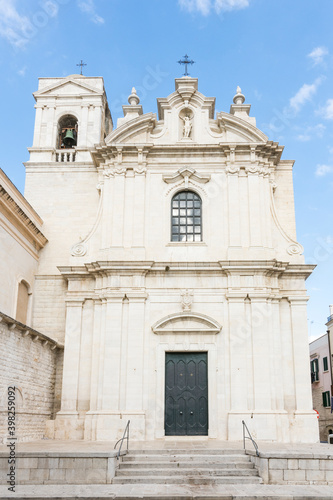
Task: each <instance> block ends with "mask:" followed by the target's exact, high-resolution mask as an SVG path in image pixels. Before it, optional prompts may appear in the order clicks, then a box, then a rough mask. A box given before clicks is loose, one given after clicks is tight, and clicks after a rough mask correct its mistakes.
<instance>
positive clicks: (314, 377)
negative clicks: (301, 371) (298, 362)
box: [311, 358, 319, 383]
mask: <svg viewBox="0 0 333 500" xmlns="http://www.w3.org/2000/svg"><path fill="white" fill-rule="evenodd" d="M318 380H319V363H318V359H317V358H316V359H314V360H313V361H311V382H312V383H313V382H318Z"/></svg>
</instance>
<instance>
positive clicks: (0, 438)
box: [0, 313, 62, 442]
mask: <svg viewBox="0 0 333 500" xmlns="http://www.w3.org/2000/svg"><path fill="white" fill-rule="evenodd" d="M0 320H1V321H0V366H1V372H0V442H5V441H6V439H7V437H8V432H7V398H8V387H9V386H15V387H16V391H15V403H16V404H15V410H16V437H17V440H18V441H31V440H35V439H41V438H42V437H43V436H44V432H45V423H46V421H47V420H49V419H50V418H53V417H54V411H55V409H56V408H57V403H55V385H56V360H57V357H60V356H61V352H62V348H61V346H60V345H58V344H57V343H55V342H54V341H52V340H51V339H49V338H48V337H46V336H45V335H42V334H40V333H38V332H37V331H35V330H32V329H30V328H28V327H27V326H25V325H23V324H21V323H18V322H17V321H15V320H13V319H12V318H10V317H8V316H6V315H4V314H1V313H0ZM57 378H59V376H58V377H57ZM57 385H59V383H58V384H57ZM57 392H59V387H58V388H57ZM58 404H59V403H58Z"/></svg>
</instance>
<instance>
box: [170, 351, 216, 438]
mask: <svg viewBox="0 0 333 500" xmlns="http://www.w3.org/2000/svg"><path fill="white" fill-rule="evenodd" d="M165 435H166V436H206V435H208V379H207V353H206V352H198V353H183V352H177V353H166V360H165Z"/></svg>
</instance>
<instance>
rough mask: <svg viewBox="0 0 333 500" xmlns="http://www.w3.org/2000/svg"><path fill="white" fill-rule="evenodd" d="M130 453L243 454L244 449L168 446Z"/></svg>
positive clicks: (131, 451)
mask: <svg viewBox="0 0 333 500" xmlns="http://www.w3.org/2000/svg"><path fill="white" fill-rule="evenodd" d="M130 453H131V455H160V454H162V455H173V454H176V455H245V451H244V450H241V449H238V450H236V449H235V450H228V449H225V450H223V449H222V450H221V449H219V450H211V449H209V448H207V449H205V448H193V449H192V448H184V449H178V448H177V449H174V448H168V449H164V448H161V449H154V448H152V449H143V450H142V449H138V450H130ZM245 456H246V455H245Z"/></svg>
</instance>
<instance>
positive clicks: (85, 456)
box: [0, 450, 118, 485]
mask: <svg viewBox="0 0 333 500" xmlns="http://www.w3.org/2000/svg"><path fill="white" fill-rule="evenodd" d="M46 455H47V456H46ZM116 455H117V452H116V451H113V450H112V451H110V452H109V453H96V452H92V453H80V452H76V453H75V452H74V453H69V452H67V453H66V452H65V453H61V452H58V453H55V452H48V453H47V454H46V453H42V452H40V453H38V452H31V453H29V452H22V453H20V452H18V453H17V455H16V457H17V460H16V466H17V470H16V479H17V484H18V485H24V484H110V483H111V482H112V479H113V477H114V476H115V470H116V467H117V465H118V464H117V458H116ZM7 474H8V452H2V451H1V452H0V484H6V481H7V479H8V477H7Z"/></svg>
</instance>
